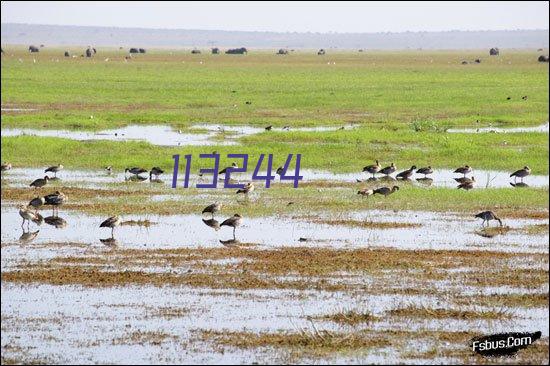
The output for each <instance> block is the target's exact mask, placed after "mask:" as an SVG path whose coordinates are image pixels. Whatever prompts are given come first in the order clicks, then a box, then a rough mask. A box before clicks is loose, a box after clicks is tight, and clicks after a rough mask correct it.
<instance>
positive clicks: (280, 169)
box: [275, 166, 284, 176]
mask: <svg viewBox="0 0 550 366" xmlns="http://www.w3.org/2000/svg"><path fill="white" fill-rule="evenodd" d="M283 173H284V169H283V167H282V166H280V167H278V168H277V171H276V172H275V174H277V175H279V176H280V175H283Z"/></svg>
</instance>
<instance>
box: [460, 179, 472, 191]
mask: <svg viewBox="0 0 550 366" xmlns="http://www.w3.org/2000/svg"><path fill="white" fill-rule="evenodd" d="M475 183H476V182H475V180H473V181H471V182H464V183H460V184H459V185H458V187H457V188H458V189H463V190H465V191H469V190H470V189H473V188H474V185H475Z"/></svg>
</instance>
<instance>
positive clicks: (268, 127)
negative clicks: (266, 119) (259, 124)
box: [265, 126, 273, 131]
mask: <svg viewBox="0 0 550 366" xmlns="http://www.w3.org/2000/svg"><path fill="white" fill-rule="evenodd" d="M272 128H273V126H267V127H266V128H265V130H266V131H271V129H272Z"/></svg>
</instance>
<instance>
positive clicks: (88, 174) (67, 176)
mask: <svg viewBox="0 0 550 366" xmlns="http://www.w3.org/2000/svg"><path fill="white" fill-rule="evenodd" d="M145 168H147V167H145ZM163 168H164V170H165V172H166V173H165V174H164V175H161V176H160V180H159V181H155V182H156V183H163V184H164V185H165V186H171V182H172V181H171V179H172V173H171V172H172V167H163ZM260 174H265V172H260ZM44 175H45V173H44V169H39V168H13V169H11V170H9V171H6V172H3V173H2V178H3V179H6V182H7V183H8V184H9V185H10V186H12V187H27V186H28V185H29V184H30V183H31V182H32V181H33V180H35V179H36V178H39V177H43V176H44ZM251 175H252V173H251V172H249V173H234V174H231V177H232V178H234V179H235V180H236V181H238V182H248V181H249V180H250V177H251ZM300 175H302V176H303V179H302V180H301V182H321V181H327V182H346V183H359V184H360V185H361V184H363V185H364V184H367V185H388V184H394V183H395V184H402V183H411V184H414V185H417V186H420V187H445V188H456V187H457V186H458V183H457V182H456V181H455V179H454V178H459V177H461V175H459V174H454V173H453V172H452V170H444V169H436V170H434V173H433V174H432V175H430V176H428V178H426V179H425V178H424V176H423V175H418V174H415V176H414V177H413V178H412V179H411V180H408V181H400V180H396V179H394V178H393V177H379V178H377V179H376V180H374V179H372V177H371V176H370V175H369V174H367V173H361V172H358V173H332V172H329V171H322V170H313V169H302V170H300ZM394 175H395V174H394ZM472 175H473V176H474V177H475V179H476V186H475V189H479V188H486V187H489V188H514V187H515V188H518V189H519V188H528V187H547V186H548V179H549V177H548V176H547V175H530V176H528V177H526V178H525V179H524V182H523V183H521V182H520V180H518V181H517V183H514V179H513V178H510V173H508V172H503V171H495V170H474V172H473V174H472ZM146 176H147V175H143V177H146ZM430 177H431V178H430ZM58 178H59V181H58V182H57V183H55V182H52V183H55V184H57V185H66V184H71V185H78V186H82V187H89V188H106V185H107V184H113V183H120V182H125V181H135V182H143V184H148V183H155V182H150V181H149V180H148V179H139V178H136V177H133V176H132V175H131V174H125V173H124V172H123V171H120V172H115V171H113V172H112V173H110V174H108V173H107V172H106V171H105V170H104V169H98V170H74V169H64V170H62V171H60V172H59V173H58ZM210 179H211V176H206V175H205V176H204V177H202V178H201V177H198V176H197V175H196V174H193V173H192V174H191V178H190V184H191V186H194V185H195V184H196V183H197V182H199V181H201V182H203V183H204V182H209V181H210ZM179 180H183V174H180V177H179ZM219 180H220V182H222V181H223V175H221V176H220V178H219ZM275 183H277V184H278V183H283V184H292V181H280V180H279V177H278V176H277V178H276V179H275ZM50 184H51V183H50ZM221 186H222V185H220V187H221Z"/></svg>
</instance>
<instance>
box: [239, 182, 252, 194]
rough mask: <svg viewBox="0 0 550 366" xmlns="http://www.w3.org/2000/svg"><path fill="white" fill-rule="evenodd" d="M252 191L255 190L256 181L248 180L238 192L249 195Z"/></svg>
mask: <svg viewBox="0 0 550 366" xmlns="http://www.w3.org/2000/svg"><path fill="white" fill-rule="evenodd" d="M252 191H254V183H252V182H248V183H246V184H245V186H244V188H243V189H238V190H237V192H236V193H237V194H239V193H244V194H245V195H248V194H249V193H250V192H252Z"/></svg>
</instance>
